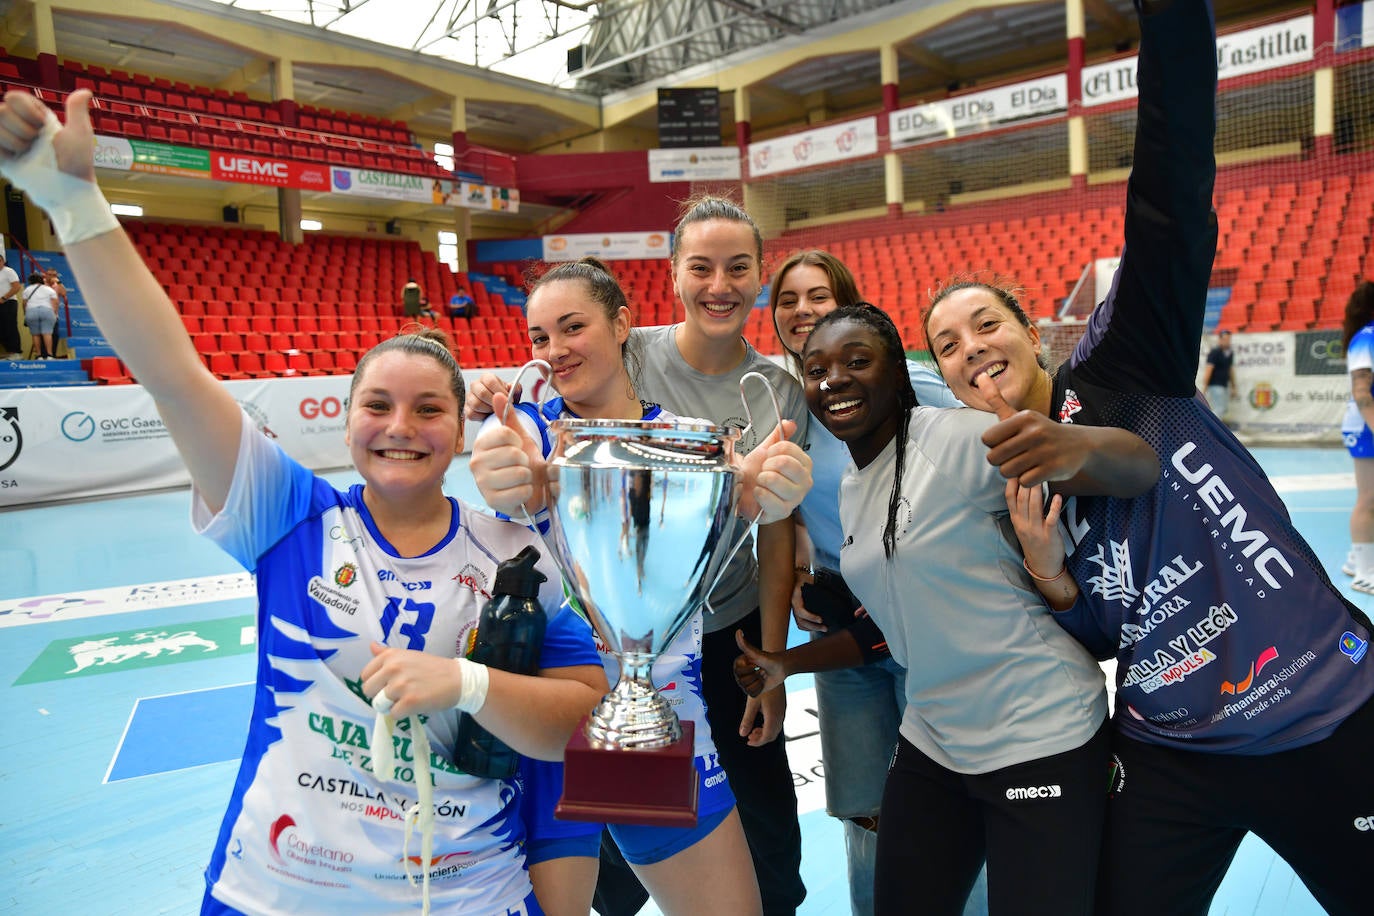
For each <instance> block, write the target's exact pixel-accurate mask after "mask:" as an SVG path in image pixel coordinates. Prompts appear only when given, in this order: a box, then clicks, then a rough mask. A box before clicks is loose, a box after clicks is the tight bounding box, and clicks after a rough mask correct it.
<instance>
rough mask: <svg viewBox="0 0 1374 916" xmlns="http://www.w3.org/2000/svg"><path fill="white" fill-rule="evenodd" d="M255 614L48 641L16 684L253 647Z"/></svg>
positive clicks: (195, 658) (234, 652) (237, 652)
mask: <svg viewBox="0 0 1374 916" xmlns="http://www.w3.org/2000/svg"><path fill="white" fill-rule="evenodd" d="M254 632H255V631H254V628H253V617H252V615H243V616H239V617H225V618H221V619H219V620H197V621H192V622H190V623H185V624H173V625H171V626H166V627H150V628H146V629H142V630H124V631H123V632H119V633H103V634H97V635H95V636H82V637H78V638H76V639H60V640H57V641H55V642H51V643H48V646H47V648H46V649H44V650H43V651H42V653H40V654H39V656H38V658H36V659H34V661H33V664H31V665H29V667H28V670H26V671H25V672H24V673H23V674H21V675H20V676H19V679H18V680H16V681H15V682H14V683H15V684H33V683H37V682H40V681H57V680H64V679H66V678H71V677H86V676H89V675H93V674H109V673H111V672H113V671H128V670H130V669H132V668H150V667H153V666H157V665H174V664H177V663H178V662H191V661H200V660H201V659H206V658H222V657H223V656H225V655H242V654H244V653H247V652H251V651H253V648H254V641H255V636H254Z"/></svg>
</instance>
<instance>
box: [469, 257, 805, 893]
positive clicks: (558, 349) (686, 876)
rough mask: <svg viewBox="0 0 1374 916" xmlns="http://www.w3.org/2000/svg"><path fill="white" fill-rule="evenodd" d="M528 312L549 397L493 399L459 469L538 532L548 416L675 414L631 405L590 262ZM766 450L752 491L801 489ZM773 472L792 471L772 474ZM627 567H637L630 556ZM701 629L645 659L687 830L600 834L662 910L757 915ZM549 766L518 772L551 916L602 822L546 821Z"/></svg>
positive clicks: (609, 281) (784, 462) (623, 312)
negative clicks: (673, 752)
mask: <svg viewBox="0 0 1374 916" xmlns="http://www.w3.org/2000/svg"><path fill="white" fill-rule="evenodd" d="M527 320H528V325H529V335H530V343H531V350H532V354H533V356H534V357H535V358H536V359H542V360H544V361H546V362H547V363H548V364H549V366H550V368H551V373H552V381H553V385H554V387H555V388H556V390H557V392H558V397H556V398H554V399H552V400H551V401H549V402H548V403H546V404H543V405H534V404H530V403H517V404H513V405H509V407H510V409H508V398H507V395H506V394H504V393H501V394H497V395H495V396H494V398H493V404H492V407H493V408H494V409H495V415H493V416H492V417H490V418H488V420H487V421H486V425H485V426H484V427H483V430H482V432H481V433H480V434H479V436H478V438H477V440H476V442H475V443H474V448H473V456H472V462H471V467H472V472H473V476H474V479H475V480H476V482H477V485H478V487H479V489H480V490H481V491H482V494H483V496H484V498H486V500H487V502H488V504H489V505H490V506H491V507H492V508H493V509H495V510H497V511H498V512H501V513H503V514H506V515H509V516H511V517H514V518H521V517H523V513H526V512H528V513H529V514H530V515H531V516H533V517H534V518H536V519H540V521H539V524H540V526H541V527H543V520H542V518H541V516H542V513H543V511H544V510H545V509H546V507H547V506H548V494H547V492H546V489H545V464H546V460H547V459H548V457H549V454H550V452H551V450H552V448H553V443H552V441H551V435H550V430H549V425H550V423H552V422H553V421H555V420H558V419H586V420H597V419H609V420H614V419H621V420H671V419H674V416H673V414H671V413H669V412H667V411H665V410H663V409H662V408H660V407H659V406H657V405H654V404H648V403H646V402H644V401H641V400H640V399H639V397H638V395H637V393H636V388H635V385H634V382H633V380H632V378H633V375H632V372H631V370H630V368H629V367H627V362H626V344H627V341H628V339H629V336H630V330H631V327H630V325H631V319H630V311H629V308H628V306H627V304H626V300H625V295H624V293H623V291H622V290H621V288H620V286H619V284H618V283H617V282H616V280H615V278H614V277H613V276H612V275H611V274H610V272H609V271H608V270H607V269H606V267H605V265H603V264H601V263H600V262H599V261H596V260H595V259H591V258H584V259H583V260H581V261H578V262H573V263H566V264H561V265H558V266H556V267H554V268H553V269H551V270H550V271H548V272H547V273H546V274H544V275H543V277H541V278H540V279H539V280H538V281H537V282H536V283H535V284H534V286H533V288H532V289H531V291H530V294H529V301H528V306H527ZM484 381H485V382H486V383H487V384H489V385H494V384H495V382H494V381H492V380H490V379H487V380H484ZM766 453H767V454H770V455H771V456H772V458H771V464H770V465H769V467H768V469H765V470H763V471H762V473H761V474H760V477H759V483H760V486H761V487H767V486H769V485H774V486H778V487H779V488H789V492H790V493H791V494H793V495H795V497H796V499H800V494H801V492H802V490H803V489H804V486H805V485H807V484H809V475H808V473H807V470H806V469H807V467H808V466H809V462H808V461H807V460H806V459H805V458H804V456H803V455H802V453H801V451H800V449H798V448H797V446H795V445H794V444H792V443H787V442H778V443H777V444H776V445H775V446H773V447H772V448H771V451H770V448H760V449H759V450H758V455H757V457H756V458H755V459H754V460H755V461H756V462H757V461H759V460H761V459H762V458H763V457H764V455H765V454H766ZM776 469H782V470H783V472H784V473H787V474H790V475H791V479H789V480H786V481H783V480H781V479H780V478H773V477H771V476H770V475H772V474H774V473H776ZM632 491H633V487H632V488H631V492H629V493H628V495H627V498H628V499H630V500H631V501H632V502H633V501H634V493H633V492H632ZM760 498H761V499H764V500H766V499H767V497H766V496H761V497H760ZM619 549H620V551H621V552H623V553H625V554H627V555H629V554H634V553H635V552H636V550H637V549H642V548H637V547H636V545H633V544H630V543H628V538H627V539H624V540H622V542H621V544H620V547H619ZM629 562H631V563H634V562H636V560H630V561H629ZM637 562H638V563H639V564H641V567H642V563H643V557H642V554H641V555H640V556H639V557H638V558H637ZM641 576H642V572H641ZM701 638H702V615H701V612H700V610H697V611H696V612H695V614H693V616H692V618H691V620H690V622H689V623H688V624H687V625H686V626H685V627H684V628H683V629H682V630H681V632H680V633H679V634H678V635H677V637H676V638H675V639H674V640H673V641H672V643H671V644H670V645H669V646H668V648H667V650H666V651H665V652H664V653H663V654H661V655H660V656H659V657H658V658H657V660H656V661H655V662H654V665H653V681H654V683H655V685H658V686H659V687H660V693H661V694H663V695H664V697H665V698H666V699H667V700H668V702H669V703H670V705H671V706H672V707H673V708H674V710H675V711H676V712H677V714H678V716H679V717H680V718H682V719H683V720H686V721H690V722H692V723H693V724H694V726H695V748H694V752H695V765H696V770H697V778H698V780H699V793H700V794H699V800H698V818H699V820H698V822H697V825H696V826H695V827H691V828H687V827H662V826H644V825H627V824H612V825H611V826H610V832H611V834H612V836H613V837H614V838H615V841H616V843H617V845H618V847H619V848H620V851H621V853H622V854H623V855H624V856H625V858H626V859H627V861H629V862H630V863H631V865H632V866H633V868H634V871H635V873H636V874H637V875H638V876H639V877H640V878H641V879H642V880H643V882H644V883H645V885H646V886H647V887H648V888H649V890H650V892H651V893H652V895H653V897H654V899H655V900H656V901H657V902H658V903H659V905H660V906H661V907H662V908H663V910H664V911H665V912H667V913H670V914H672V913H689V912H702V911H716V912H722V913H751V912H752V913H758V912H761V911H762V910H761V906H760V902H759V892H758V887H757V884H756V882H755V878H754V874H753V869H752V868H751V867H750V863H749V849H748V845H747V843H746V842H745V838H744V833H743V830H742V829H741V826H740V819H739V815H738V813H737V812H736V811H735V803H734V796H733V794H732V792H731V789H730V785H729V782H728V781H727V780H726V779H725V778H724V773H723V772H722V770H721V767H720V763H719V759H718V754H717V752H716V748H715V744H714V743H713V741H712V738H711V731H710V728H709V725H708V724H707V721H706V707H705V703H704V699H703V696H702V690H701V681H702V678H701ZM603 657H604V658H605V660H606V663H607V668H608V671H609V673H610V674H611V675H612V677H614V676H615V674H616V673H617V672H616V668H617V666H618V662H617V661H616V659H615V657H614V656H612V655H611V654H610V652H609V651H607V652H605V653H604V656H603ZM560 769H561V768H560V767H559V766H558V765H557V764H542V763H538V762H531V763H530V764H528V765H526V766H525V768H524V780H525V789H526V796H527V797H526V802H527V803H526V806H525V817H526V820H527V822H528V823H529V824H530V832H531V836H532V840H531V843H530V850H529V856H530V861H531V870H532V874H533V875H534V878H535V885H536V888H540V887H543V886H544V880H545V876H547V877H548V878H549V879H550V880H551V881H553V882H556V886H557V888H558V891H557V896H558V902H557V903H555V901H554V900H553V899H552V898H553V896H554V895H553V894H550V895H548V897H547V898H546V899H545V900H544V902H545V905H546V908H550V907H552V906H555V905H556V906H558V907H559V909H560V912H563V911H566V912H568V913H574V912H578V913H585V912H587V909H588V907H589V905H590V902H591V894H592V887H593V885H594V883H595V877H596V856H597V852H598V846H599V837H600V833H601V827H600V825H599V824H586V823H578V822H567V821H556V820H553V819H552V816H551V815H552V802H553V799H554V797H556V794H557V791H558V788H559V786H560V784H561V782H562V779H561V776H562V774H561V773H560V772H559V770H560ZM564 907H566V909H564Z"/></svg>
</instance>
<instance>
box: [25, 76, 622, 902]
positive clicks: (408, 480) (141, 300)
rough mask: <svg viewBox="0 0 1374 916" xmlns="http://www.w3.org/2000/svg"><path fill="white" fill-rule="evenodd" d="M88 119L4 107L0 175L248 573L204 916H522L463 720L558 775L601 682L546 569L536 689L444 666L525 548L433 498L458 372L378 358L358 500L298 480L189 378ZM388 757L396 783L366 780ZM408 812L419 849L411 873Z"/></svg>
mask: <svg viewBox="0 0 1374 916" xmlns="http://www.w3.org/2000/svg"><path fill="white" fill-rule="evenodd" d="M89 102H90V93H89V92H86V91H78V92H74V93H72V94H71V96H69V98H68V99H67V125H68V126H67V127H65V128H62V127H60V126H59V123H58V120H57V118H56V116H55V115H54V114H53V113H52V112H50V111H49V110H48V109H47V107H46V106H45V105H43V103H41V102H39V101H38V100H37V99H35V98H33V97H32V96H31V95H27V94H23V93H19V92H9V93H7V94H6V95H5V98H4V102H3V104H0V171H3V172H4V174H5V175H6V176H7V177H8V178H9V179H10V180H11V181H12V182H13V183H14V184H15V185H16V186H18V187H20V188H22V189H23V190H24V191H25V192H26V193H27V194H28V195H29V196H30V198H31V199H32V200H34V202H35V203H37V204H39V205H40V206H42V207H43V208H44V210H46V211H47V212H48V214H49V215H50V217H51V218H52V220H53V223H54V225H55V226H56V228H57V231H58V234H59V235H60V237H61V239H62V241H63V243H64V246H65V248H66V254H67V258H68V261H69V263H70V264H71V266H72V269H73V270H74V271H75V274H76V277H77V279H78V281H79V282H80V283H81V285H82V286H83V288H87V289H91V290H100V291H101V294H100V295H98V296H93V297H91V300H90V307H91V311H92V312H93V313H94V314H95V316H96V320H97V321H98V323H99V325H100V328H101V331H102V333H103V334H104V336H105V337H106V338H108V339H109V341H110V342H111V344H112V345H113V346H114V347H115V348H116V350H117V351H118V353H119V355H120V357H121V358H122V359H123V360H125V361H126V362H127V363H128V364H129V366H130V368H131V369H132V370H133V373H134V374H135V375H136V376H137V377H138V379H139V381H140V383H141V384H142V385H143V386H144V388H145V389H146V390H147V392H148V393H149V394H150V395H151V396H152V398H153V400H154V402H155V403H156V406H157V409H158V412H159V414H160V415H161V417H162V419H163V421H164V422H165V424H166V426H167V430H168V432H169V433H170V435H171V437H172V440H173V441H174V443H175V444H176V446H177V448H178V450H179V451H180V453H181V456H182V458H183V460H184V461H185V462H186V465H187V467H188V469H189V471H190V475H191V479H192V482H193V484H194V490H193V493H192V500H193V507H192V514H193V524H194V525H195V527H196V528H197V530H199V531H201V532H202V533H204V534H205V535H206V536H208V537H210V538H212V539H213V540H215V541H216V542H217V543H219V544H220V545H221V546H222V547H223V548H224V549H225V551H226V552H228V553H229V554H230V555H232V556H233V557H235V559H237V560H238V561H239V562H241V563H242V564H243V565H244V566H245V567H246V568H248V569H250V570H253V571H254V572H255V573H256V581H257V590H258V609H257V644H258V663H257V670H258V681H257V686H256V691H255V700H254V705H253V711H252V715H251V719H250V723H249V732H248V734H249V737H248V742H247V745H246V747H245V750H244V754H243V762H242V764H241V767H240V769H239V774H238V778H237V780H236V782H235V784H234V787H233V791H232V795H231V801H230V804H229V807H228V810H227V812H226V814H225V817H224V819H223V821H222V826H221V829H220V834H219V837H218V840H217V842H216V843H215V847H214V852H213V854H212V857H211V860H210V864H209V867H208V868H207V870H206V892H205V896H204V899H203V902H202V912H203V913H210V914H230V913H249V914H266V913H283V912H290V913H318V914H326V913H339V912H349V913H396V912H399V911H403V910H406V909H409V908H412V907H413V908H414V909H416V910H417V911H420V910H423V909H427V908H428V905H429V904H430V903H431V902H432V903H433V906H434V909H435V910H438V911H443V912H450V913H453V912H461V913H473V914H489V913H493V912H501V913H507V912H509V913H521V914H526V916H532V914H537V913H539V912H540V911H539V907H538V903H537V901H536V899H535V896H534V894H533V890H532V887H531V884H530V880H529V876H528V874H527V871H526V869H525V864H524V856H523V843H522V842H521V829H520V823H519V817H518V812H517V810H516V799H517V797H518V791H517V788H516V786H515V785H514V783H513V782H512V781H510V780H505V779H495V778H483V777H479V776H475V775H471V774H468V773H465V772H463V771H462V770H461V769H459V768H458V767H457V766H455V765H454V762H453V759H452V753H451V752H450V750H449V749H450V748H452V747H453V746H454V740H455V736H456V733H457V730H458V727H459V722H460V717H459V711H460V710H461V711H463V712H465V713H467V714H468V715H470V716H471V717H472V719H474V720H475V721H477V722H478V723H479V724H480V725H482V726H483V727H484V728H486V729H487V730H489V731H490V732H492V733H493V734H495V735H496V736H497V737H499V738H500V739H502V740H503V741H505V742H506V743H507V744H509V745H510V746H511V747H513V748H514V749H516V750H517V751H519V752H521V753H523V754H526V755H530V756H534V757H542V758H546V759H557V758H558V757H559V755H560V754H561V753H562V750H563V747H564V745H565V743H566V741H567V739H568V736H569V734H570V733H571V732H572V730H573V728H574V725H575V724H576V722H577V721H578V719H579V718H580V717H581V716H582V715H584V714H585V713H586V711H587V710H588V709H590V708H591V707H592V705H593V704H594V703H595V702H596V700H597V697H598V696H600V694H601V693H602V692H603V691H604V690H605V687H606V680H605V675H604V673H603V671H602V668H601V666H600V665H599V664H598V658H597V656H596V654H595V650H594V646H593V643H592V638H591V634H590V633H589V632H588V630H587V628H586V626H585V624H583V623H582V621H581V620H580V619H579V618H578V617H577V616H576V615H574V614H572V613H571V612H569V611H564V612H561V613H560V611H559V608H560V606H561V605H562V595H561V593H560V591H559V589H558V587H557V573H556V571H555V570H554V567H553V564H552V563H550V562H547V561H548V559H549V558H548V557H547V556H546V557H545V568H546V569H547V570H548V584H547V586H546V587H545V588H544V589H542V590H541V591H540V593H539V595H538V607H539V608H540V609H541V610H542V612H543V613H544V615H545V617H546V618H547V620H548V629H547V634H546V637H545V641H544V645H543V654H542V657H541V660H540V665H541V668H540V670H539V671H538V673H537V675H535V676H526V675H517V674H512V673H510V672H506V671H501V670H498V669H496V668H488V667H487V666H485V665H481V664H477V663H474V662H472V661H471V660H469V659H466V658H463V659H457V658H455V657H454V656H455V652H456V649H457V646H458V645H459V644H460V643H461V642H462V641H463V640H464V639H465V636H466V633H467V632H468V631H469V630H470V629H471V627H472V626H473V624H474V622H475V621H476V619H477V615H478V613H479V611H480V610H481V607H482V605H483V596H482V595H480V594H479V593H478V589H477V588H476V587H474V586H471V585H469V584H467V583H470V582H471V581H473V579H474V578H476V579H477V580H478V581H488V582H489V581H491V579H492V577H493V575H494V573H495V571H496V567H497V565H498V563H499V562H500V561H501V560H503V559H505V558H506V557H509V556H511V555H513V554H515V553H517V552H518V551H520V550H521V549H522V548H524V547H526V546H529V545H532V544H536V543H537V541H538V539H537V538H536V537H535V536H534V535H533V534H532V533H530V532H529V531H528V530H527V529H525V528H524V527H523V526H520V525H516V524H512V523H509V522H505V521H500V520H497V519H493V518H492V517H490V516H489V515H486V514H483V513H480V512H477V511H475V510H472V509H470V508H469V507H467V506H465V505H463V504H462V503H460V502H458V501H457V500H454V499H451V498H449V497H447V496H446V495H445V494H444V492H443V489H442V486H443V478H444V474H445V473H446V472H447V471H448V469H449V467H450V464H451V462H452V460H453V457H454V456H455V455H456V454H458V453H459V452H461V451H462V446H463V426H462V404H463V387H464V386H463V379H462V375H461V372H460V370H459V367H458V364H457V362H456V361H455V360H454V358H453V356H452V354H451V353H450V351H449V349H448V348H447V346H446V345H445V343H444V341H443V339H442V335H440V337H438V338H436V337H434V336H432V333H433V332H430V333H423V334H403V335H401V336H398V337H395V338H392V339H390V340H387V341H385V342H383V343H381V344H379V345H378V346H376V347H375V348H374V349H372V350H371V351H369V353H368V354H367V355H366V356H365V357H364V358H363V359H362V360H361V361H360V363H359V365H358V368H357V371H356V373H355V374H354V376H353V381H352V388H351V392H350V399H349V407H348V413H347V421H346V431H347V432H346V436H347V442H348V446H349V450H350V454H351V457H352V459H353V462H354V464H355V465H356V467H357V470H358V473H359V474H360V475H361V476H362V479H363V481H364V482H363V483H362V484H361V485H355V486H353V487H351V488H350V489H348V490H346V491H340V490H337V489H335V488H334V487H333V486H331V485H330V484H329V483H328V482H327V481H325V480H323V479H321V478H319V477H317V476H316V475H314V474H313V473H312V472H311V471H309V470H308V469H306V468H304V467H302V466H301V465H299V464H298V463H296V462H295V461H294V460H292V459H291V458H290V457H288V456H287V455H286V454H285V453H284V452H283V451H282V450H281V449H280V448H279V447H278V446H277V445H276V444H275V443H273V442H272V441H271V440H270V439H268V438H267V437H266V436H264V435H262V434H261V433H260V432H259V431H258V429H257V428H256V427H255V426H254V424H253V422H252V421H251V420H250V419H249V417H248V416H247V414H245V413H244V411H243V410H242V408H241V407H240V406H239V404H238V403H237V402H236V401H235V400H234V397H233V395H232V394H230V392H229V390H228V389H226V387H225V386H224V385H223V384H221V383H220V382H219V381H217V380H216V379H215V378H214V377H213V376H212V375H211V374H210V373H209V372H207V371H206V369H205V366H204V364H203V363H202V362H201V361H200V358H199V357H198V356H197V354H196V352H195V350H194V349H193V348H192V346H191V344H190V340H189V339H188V338H187V336H186V333H185V329H184V328H183V327H182V324H181V321H180V320H179V318H178V316H177V312H176V309H175V307H174V306H173V304H172V303H171V302H170V301H169V300H168V298H167V296H166V294H165V293H164V292H163V290H162V289H161V288H160V286H159V285H158V282H157V280H156V279H155V278H154V276H153V275H152V273H151V272H149V271H148V269H147V268H146V266H145V265H144V264H143V263H142V262H141V260H140V259H139V257H138V254H137V252H136V251H135V249H134V247H133V246H132V244H131V243H130V242H129V239H128V237H127V236H126V235H125V234H124V232H123V231H122V230H121V229H120V227H119V224H118V222H117V221H116V220H115V219H114V217H113V215H112V214H111V213H110V208H109V205H108V204H107V203H106V201H105V199H104V197H103V195H102V194H101V193H100V190H99V188H98V187H97V186H96V184H95V181H94V163H93V150H94V142H93V132H92V129H91V122H90V116H89V113H88V111H87V105H88V104H89ZM112 278H118V281H119V282H117V283H112V282H110V280H111V279H112ZM460 569H461V570H470V571H471V572H472V575H471V576H462V577H459V576H455V575H454V573H455V572H456V571H458V570H460ZM421 583H423V586H424V588H423V589H420V590H411V589H407V588H406V587H405V586H407V585H418V584H421ZM378 725H384V726H385V728H384V729H378V728H377V726H378ZM392 726H395V732H394V734H392V736H391V740H386V739H383V740H382V741H380V742H379V741H378V740H377V735H378V733H379V732H380V731H386V732H390V731H391V729H392ZM369 738H371V740H370V741H369ZM369 745H370V746H369ZM427 746H428V747H430V748H432V750H430V751H428V752H426V751H425V750H424V749H425V748H426V747H427ZM378 748H381V751H378ZM388 751H389V752H392V753H385V754H384V755H383V754H382V752H388ZM383 756H385V757H393V758H394V765H393V766H390V767H388V766H385V765H381V764H377V763H374V761H376V760H380V759H383ZM345 795H346V796H348V797H350V798H352V799H355V800H356V799H360V798H365V799H367V800H369V801H370V802H371V803H372V804H373V805H374V806H375V807H376V808H379V809H381V810H382V812H383V814H382V815H380V816H379V815H377V814H368V815H366V816H364V814H363V813H362V811H361V810H360V809H359V808H356V807H354V806H353V805H352V804H341V803H340V800H341V798H342V797H344V796H345ZM412 813H413V814H414V815H415V819H416V820H418V821H419V826H420V833H421V835H422V837H421V841H420V842H419V843H417V844H414V845H411V847H410V851H409V852H407V848H406V834H408V833H409V828H410V827H411V826H414V825H413V824H412ZM345 857H346V858H345ZM345 861H346V862H347V863H348V864H347V865H346V866H344V865H342V864H341V863H343V862H345ZM459 863H461V865H460V864H459ZM411 872H419V873H421V874H417V875H414V876H413V877H414V883H413V884H412V882H411V881H410V880H407V879H408V878H411V877H412V875H411V874H410V873H411ZM419 885H422V886H419Z"/></svg>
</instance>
